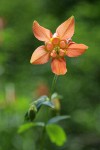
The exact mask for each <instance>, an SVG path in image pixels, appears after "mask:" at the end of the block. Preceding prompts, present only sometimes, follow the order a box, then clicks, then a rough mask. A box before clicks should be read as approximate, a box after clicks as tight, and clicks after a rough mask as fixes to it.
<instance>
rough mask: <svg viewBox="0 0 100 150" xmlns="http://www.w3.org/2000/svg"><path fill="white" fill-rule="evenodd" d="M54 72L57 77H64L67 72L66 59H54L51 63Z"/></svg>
mask: <svg viewBox="0 0 100 150" xmlns="http://www.w3.org/2000/svg"><path fill="white" fill-rule="evenodd" d="M51 69H52V72H53V73H55V74H56V75H64V74H65V73H66V72H67V69H66V61H65V59H64V58H59V59H57V58H53V59H52V62H51Z"/></svg>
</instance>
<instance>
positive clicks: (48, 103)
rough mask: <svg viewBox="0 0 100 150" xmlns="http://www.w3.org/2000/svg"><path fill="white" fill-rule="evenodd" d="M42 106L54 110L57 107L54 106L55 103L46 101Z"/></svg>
mask: <svg viewBox="0 0 100 150" xmlns="http://www.w3.org/2000/svg"><path fill="white" fill-rule="evenodd" d="M42 105H46V106H49V107H51V108H54V107H55V106H54V105H53V103H52V102H50V101H45V102H43V103H42Z"/></svg>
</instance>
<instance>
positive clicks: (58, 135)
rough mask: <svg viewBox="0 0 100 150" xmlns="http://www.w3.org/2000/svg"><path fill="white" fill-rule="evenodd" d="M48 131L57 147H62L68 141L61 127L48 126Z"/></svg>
mask: <svg viewBox="0 0 100 150" xmlns="http://www.w3.org/2000/svg"><path fill="white" fill-rule="evenodd" d="M46 131H47V134H48V136H49V138H50V140H51V142H53V143H55V144H56V145H57V146H62V145H63V144H64V143H65V142H66V140H67V137H66V134H65V132H64V130H63V129H62V128H61V127H60V126H59V125H55V124H49V125H47V126H46Z"/></svg>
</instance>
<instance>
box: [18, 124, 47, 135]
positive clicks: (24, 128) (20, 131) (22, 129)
mask: <svg viewBox="0 0 100 150" xmlns="http://www.w3.org/2000/svg"><path fill="white" fill-rule="evenodd" d="M36 126H41V127H44V126H45V124H44V123H43V122H34V123H26V124H23V125H21V126H20V127H19V129H18V133H22V132H25V131H26V130H28V129H30V128H32V127H36Z"/></svg>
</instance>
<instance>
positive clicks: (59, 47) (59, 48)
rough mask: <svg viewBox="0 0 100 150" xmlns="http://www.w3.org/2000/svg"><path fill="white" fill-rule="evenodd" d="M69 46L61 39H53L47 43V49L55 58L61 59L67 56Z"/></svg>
mask: <svg viewBox="0 0 100 150" xmlns="http://www.w3.org/2000/svg"><path fill="white" fill-rule="evenodd" d="M67 47H68V44H67V42H66V41H65V40H60V38H59V37H54V38H51V39H50V41H49V42H47V43H45V49H46V50H47V51H49V52H50V56H51V57H53V58H55V57H56V58H59V57H63V56H64V55H66V49H67Z"/></svg>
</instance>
